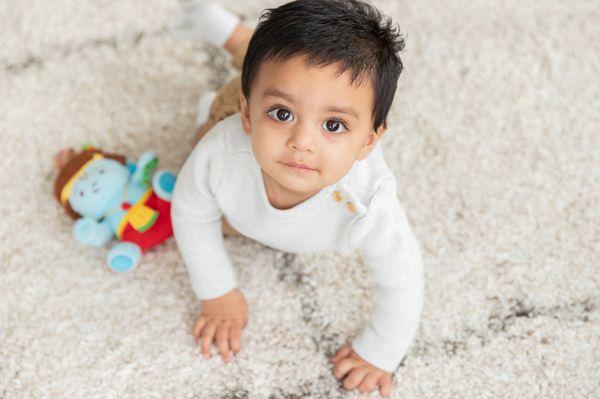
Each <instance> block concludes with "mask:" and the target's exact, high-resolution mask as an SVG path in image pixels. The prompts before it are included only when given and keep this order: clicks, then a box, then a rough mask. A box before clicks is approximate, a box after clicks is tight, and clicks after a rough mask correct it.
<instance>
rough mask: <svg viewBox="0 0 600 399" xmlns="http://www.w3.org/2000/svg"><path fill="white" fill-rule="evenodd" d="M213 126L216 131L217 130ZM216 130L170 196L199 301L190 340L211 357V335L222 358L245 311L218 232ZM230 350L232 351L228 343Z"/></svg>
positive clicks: (219, 150)
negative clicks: (201, 304) (198, 308)
mask: <svg viewBox="0 0 600 399" xmlns="http://www.w3.org/2000/svg"><path fill="white" fill-rule="evenodd" d="M217 126H218V125H217ZM217 126H216V127H215V128H214V129H213V130H211V131H210V132H209V133H207V135H206V136H205V137H204V138H203V139H202V140H201V141H200V142H199V143H198V145H197V146H196V147H195V149H194V150H193V151H192V153H191V155H190V156H189V158H188V159H187V160H186V161H185V163H184V165H183V166H182V168H181V171H180V172H179V175H178V178H177V182H176V183H175V188H174V191H173V198H172V203H171V218H172V223H173V234H174V236H175V239H176V241H177V245H178V247H179V250H180V252H181V255H182V257H183V260H184V262H185V265H186V266H187V269H188V274H189V277H190V282H191V285H192V288H193V290H194V292H195V294H196V296H197V297H198V299H200V300H202V301H203V306H202V310H201V312H200V314H199V315H198V318H197V321H196V324H195V327H194V336H195V338H196V339H197V338H198V336H199V334H200V333H201V332H202V333H203V334H202V335H203V337H202V351H203V353H204V354H205V355H207V354H208V353H209V352H210V345H211V343H212V339H213V336H214V334H216V339H217V346H218V347H219V352H220V353H221V355H222V356H223V358H224V359H225V358H227V357H228V356H229V348H230V346H229V340H228V335H229V334H237V330H236V328H237V327H238V326H239V327H242V328H243V326H245V318H247V310H246V309H245V306H244V305H245V300H244V299H243V295H242V294H241V292H239V290H237V289H236V288H237V282H236V278H235V273H234V269H233V266H232V264H231V262H230V259H229V256H228V253H227V251H226V248H225V245H224V242H223V236H222V232H221V216H222V212H221V210H220V209H219V207H218V205H217V203H216V200H215V198H214V193H215V192H216V191H217V189H218V186H219V184H220V181H221V178H222V175H223V171H224V160H223V157H224V148H223V142H222V139H223V137H222V135H223V132H221V131H216V130H215V129H219V127H217ZM231 346H232V350H234V352H235V351H236V350H235V349H236V345H233V343H232V345H231Z"/></svg>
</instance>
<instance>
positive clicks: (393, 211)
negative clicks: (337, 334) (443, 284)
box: [334, 179, 424, 389]
mask: <svg viewBox="0 0 600 399" xmlns="http://www.w3.org/2000/svg"><path fill="white" fill-rule="evenodd" d="M384 184H385V185H384V186H382V188H381V190H380V191H379V192H378V193H377V194H376V195H375V196H374V198H373V200H372V202H371V204H370V206H369V210H368V212H367V214H366V215H364V216H363V217H361V219H359V220H357V221H356V222H355V224H354V225H353V227H352V230H351V234H350V241H351V242H350V244H351V246H352V247H354V248H357V249H359V250H360V251H361V254H362V256H363V259H364V261H365V263H366V264H367V265H368V267H369V269H370V270H371V272H372V275H373V280H374V283H375V285H374V287H373V308H372V312H371V317H370V319H369V322H368V323H367V325H366V326H365V328H364V329H363V331H362V332H361V334H360V335H359V336H358V337H356V339H354V340H353V342H352V345H351V346H352V349H353V351H354V352H355V353H356V354H358V355H359V357H360V358H362V359H364V360H363V361H366V362H367V363H368V364H370V365H372V366H375V367H377V368H378V369H380V370H382V371H385V372H388V373H393V372H394V371H395V370H396V368H397V367H398V365H399V364H400V362H401V361H402V359H403V358H404V356H405V355H406V353H407V352H408V349H409V347H410V345H411V344H412V341H413V339H414V337H415V335H416V331H417V328H418V324H419V319H420V315H421V310H422V306H423V290H424V285H423V284H424V283H423V271H422V260H421V253H420V248H419V245H418V242H417V240H416V238H415V237H414V235H413V233H412V231H411V229H410V226H409V224H408V221H407V219H406V216H405V214H404V211H403V210H402V207H401V205H400V203H399V201H398V198H397V194H396V183H395V180H393V179H390V180H386V181H385V183H384ZM336 362H337V361H336ZM336 362H334V363H336ZM349 363H350V362H349V361H348V362H347V364H346V365H342V366H341V368H342V370H337V368H338V367H340V362H337V363H336V376H338V374H339V375H343V374H345V373H348V372H351V371H352V370H351V369H350V368H351V367H352V366H350V365H349ZM351 376H352V374H351V373H350V376H349V378H350V377H351ZM338 378H339V377H338ZM356 379H357V378H356V377H355V378H354V381H351V382H350V383H349V384H345V386H346V385H348V386H350V387H355V386H357V385H359V384H360V382H361V381H357V380H356ZM366 385H370V384H366ZM359 388H360V386H359ZM363 388H365V389H366V386H363Z"/></svg>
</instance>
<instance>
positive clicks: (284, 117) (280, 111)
mask: <svg viewBox="0 0 600 399" xmlns="http://www.w3.org/2000/svg"><path fill="white" fill-rule="evenodd" d="M274 111H277V112H275V115H273V112H274ZM268 115H269V116H270V117H271V118H273V119H275V120H276V121H279V122H291V121H293V120H294V119H293V118H292V119H288V118H289V117H291V116H292V113H291V112H290V111H288V110H287V109H285V108H273V109H272V110H270V111H269V112H268Z"/></svg>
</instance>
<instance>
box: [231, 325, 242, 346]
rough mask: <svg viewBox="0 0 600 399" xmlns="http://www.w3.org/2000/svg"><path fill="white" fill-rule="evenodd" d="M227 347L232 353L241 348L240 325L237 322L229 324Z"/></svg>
mask: <svg viewBox="0 0 600 399" xmlns="http://www.w3.org/2000/svg"><path fill="white" fill-rule="evenodd" d="M229 347H230V348H231V350H232V351H233V352H234V353H238V352H239V351H240V349H241V348H242V326H240V325H239V324H237V323H236V324H232V325H231V326H229Z"/></svg>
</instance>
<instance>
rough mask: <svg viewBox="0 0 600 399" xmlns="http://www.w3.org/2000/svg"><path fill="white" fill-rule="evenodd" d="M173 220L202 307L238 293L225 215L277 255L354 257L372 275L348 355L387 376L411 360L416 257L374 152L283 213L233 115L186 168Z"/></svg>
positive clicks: (418, 277)
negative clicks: (363, 316)
mask: <svg viewBox="0 0 600 399" xmlns="http://www.w3.org/2000/svg"><path fill="white" fill-rule="evenodd" d="M171 215H172V222H173V231H174V236H175V239H176V241H177V245H178V247H179V249H180V251H181V254H182V257H183V260H184V262H185V264H186V266H187V269H188V273H189V277H190V281H191V285H192V288H193V290H194V292H195V293H196V295H197V297H198V298H199V299H212V298H216V297H219V296H221V295H224V294H226V293H227V292H229V291H230V290H232V289H234V288H236V287H237V282H236V276H235V272H234V268H233V266H232V264H231V261H230V258H229V256H228V254H227V252H226V249H225V246H224V243H223V236H222V230H221V217H222V216H223V215H225V217H226V219H227V220H228V222H229V223H230V224H231V226H232V227H233V228H235V229H236V230H237V231H239V232H240V233H241V234H243V235H244V236H246V237H249V238H252V239H254V240H256V241H258V242H260V243H262V244H264V245H266V246H269V247H271V248H274V249H277V250H281V251H285V252H290V253H315V252H323V251H337V252H339V253H341V254H350V253H352V252H353V251H355V250H358V251H360V253H361V255H362V258H363V260H364V261H365V262H366V264H367V265H368V267H369V269H370V270H371V272H372V273H373V281H374V286H373V308H372V312H371V317H370V320H369V322H368V323H367V325H366V326H365V328H364V329H363V330H362V332H361V333H360V334H359V336H358V337H356V338H355V339H354V340H353V341H352V348H353V349H354V351H355V352H356V353H357V354H358V355H359V356H361V357H362V358H363V359H365V360H366V361H367V362H369V363H371V364H372V365H374V366H376V367H379V368H381V369H383V370H386V371H389V372H394V371H395V370H396V368H397V367H398V365H399V364H400V362H401V361H402V359H403V358H404V356H405V355H406V353H407V352H408V350H409V347H410V345H411V343H412V341H413V339H414V336H415V335H416V331H417V327H418V324H419V319H420V316H421V310H422V306H423V290H424V285H423V284H424V283H423V271H422V260H421V252H420V249H419V244H418V242H417V240H416V239H415V237H414V235H413V233H412V230H411V228H410V226H409V224H408V221H407V218H406V215H405V213H404V211H403V209H402V206H401V205H400V202H399V200H398V197H397V185H396V179H395V177H394V175H393V173H392V172H391V170H390V169H389V167H388V166H387V164H386V162H385V160H384V155H383V151H382V149H381V146H380V144H379V143H377V144H376V146H375V147H374V148H373V150H372V151H371V153H370V154H369V155H368V156H367V158H365V159H363V160H360V161H355V163H354V165H353V166H352V168H351V170H350V171H349V172H348V173H347V174H346V176H344V177H343V178H342V179H340V180H339V181H338V182H336V183H334V184H331V185H329V186H327V187H325V188H323V189H321V191H319V192H318V193H317V194H315V195H313V196H312V197H310V198H308V199H307V200H305V201H303V202H301V203H299V204H297V205H295V206H294V207H292V208H289V209H285V210H281V209H277V208H275V207H273V206H272V205H271V204H270V202H269V200H268V197H267V194H266V191H265V186H264V180H263V177H262V174H261V170H260V165H259V164H258V162H257V161H256V158H255V157H254V154H253V152H252V144H251V139H250V137H249V136H248V135H246V134H245V133H244V131H243V129H242V121H241V116H240V114H239V113H237V114H234V115H231V116H229V117H228V118H226V119H224V120H222V121H220V122H219V123H217V124H216V125H215V126H214V127H213V128H212V129H211V130H210V131H209V132H208V133H207V134H206V135H205V136H204V137H203V139H202V140H200V142H198V144H197V145H196V147H195V148H194V150H193V151H192V153H191V154H190V156H189V157H188V159H187V160H186V161H185V163H184V165H183V166H182V168H181V171H180V172H179V175H178V178H177V182H176V184H175V189H174V193H173V198H172V203H171Z"/></svg>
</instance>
